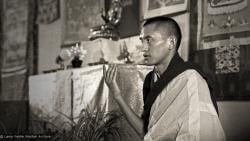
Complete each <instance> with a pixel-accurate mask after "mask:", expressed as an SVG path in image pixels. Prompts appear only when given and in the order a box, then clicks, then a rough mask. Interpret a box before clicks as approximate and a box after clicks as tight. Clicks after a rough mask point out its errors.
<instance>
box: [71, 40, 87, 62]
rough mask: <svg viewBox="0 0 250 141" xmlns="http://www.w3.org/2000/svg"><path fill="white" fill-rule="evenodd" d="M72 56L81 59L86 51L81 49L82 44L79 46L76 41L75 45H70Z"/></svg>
mask: <svg viewBox="0 0 250 141" xmlns="http://www.w3.org/2000/svg"><path fill="white" fill-rule="evenodd" d="M69 51H70V52H71V54H72V56H73V57H79V59H80V60H83V59H84V57H85V55H86V54H87V51H86V50H84V49H83V47H82V46H79V45H78V43H77V44H76V46H72V47H71V49H70V50H69Z"/></svg>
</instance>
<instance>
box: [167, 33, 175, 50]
mask: <svg viewBox="0 0 250 141" xmlns="http://www.w3.org/2000/svg"><path fill="white" fill-rule="evenodd" d="M167 42H168V47H169V50H171V49H173V48H175V45H176V38H175V36H170V37H168V41H167Z"/></svg>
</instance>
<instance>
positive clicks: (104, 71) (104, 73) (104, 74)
mask: <svg viewBox="0 0 250 141" xmlns="http://www.w3.org/2000/svg"><path fill="white" fill-rule="evenodd" d="M102 68H103V77H104V79H106V67H105V65H104V64H103V67H102Z"/></svg>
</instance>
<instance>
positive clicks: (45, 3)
mask: <svg viewBox="0 0 250 141" xmlns="http://www.w3.org/2000/svg"><path fill="white" fill-rule="evenodd" d="M59 17H60V0H39V1H38V18H37V20H38V23H40V24H50V23H52V22H54V21H55V20H57V19H59Z"/></svg>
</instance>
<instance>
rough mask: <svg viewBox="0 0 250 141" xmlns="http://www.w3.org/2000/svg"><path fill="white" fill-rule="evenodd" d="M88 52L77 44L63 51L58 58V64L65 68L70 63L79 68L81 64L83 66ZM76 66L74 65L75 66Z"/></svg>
mask: <svg viewBox="0 0 250 141" xmlns="http://www.w3.org/2000/svg"><path fill="white" fill-rule="evenodd" d="M86 54H87V51H86V50H85V49H83V47H82V46H81V45H80V46H79V44H78V43H77V44H75V45H73V46H71V48H69V49H68V48H67V49H62V50H61V52H60V54H59V55H58V56H57V58H56V63H57V64H60V65H61V66H63V67H65V66H66V65H67V64H68V62H71V63H72V65H73V64H77V65H76V66H78V67H79V63H80V65H81V63H82V61H83V59H84V57H85V55H86ZM73 66H74V65H73Z"/></svg>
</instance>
